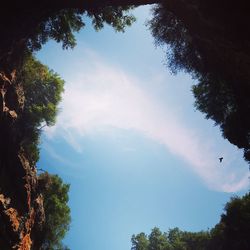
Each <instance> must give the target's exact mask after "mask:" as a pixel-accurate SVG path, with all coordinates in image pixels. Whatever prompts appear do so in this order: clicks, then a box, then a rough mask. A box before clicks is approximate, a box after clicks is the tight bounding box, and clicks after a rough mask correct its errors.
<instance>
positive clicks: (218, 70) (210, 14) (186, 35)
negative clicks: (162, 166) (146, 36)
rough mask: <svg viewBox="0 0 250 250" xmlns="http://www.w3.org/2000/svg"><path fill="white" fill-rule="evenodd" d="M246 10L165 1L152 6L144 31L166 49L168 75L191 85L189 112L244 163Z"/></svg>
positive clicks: (249, 57)
mask: <svg viewBox="0 0 250 250" xmlns="http://www.w3.org/2000/svg"><path fill="white" fill-rule="evenodd" d="M215 6H216V7H215ZM248 10H249V7H247V6H246V5H245V4H244V3H243V2H241V1H240V3H239V4H236V5H235V3H234V2H233V1H220V2H219V3H218V2H216V3H215V1H199V0H192V1H191V0H189V1H185V2H184V1H175V2H173V1H165V2H164V3H162V4H160V5H157V6H156V7H154V9H153V19H152V20H151V21H150V22H149V26H150V28H151V31H152V34H153V36H154V37H155V40H156V43H157V44H159V45H167V46H168V47H167V51H166V54H167V64H168V66H169V67H170V68H171V69H172V71H173V72H174V73H176V72H178V71H180V70H184V71H185V72H188V73H190V74H191V75H192V76H193V77H194V78H195V79H196V80H197V82H198V83H197V84H196V85H195V86H194V87H193V93H194V96H195V99H196V101H195V107H196V108H197V109H198V110H200V111H201V112H203V113H205V115H206V118H211V119H213V120H214V121H215V124H216V125H219V126H220V129H221V131H222V134H223V136H224V138H226V139H228V140H229V142H231V143H232V144H234V145H236V146H237V147H238V148H241V149H243V150H244V157H245V159H246V160H247V161H250V137H249V134H250V118H249V113H250V102H249V96H250V74H249V72H250V71H249V62H250V49H249V45H250V36H249V24H248V22H246V16H247V14H246V12H247V11H248Z"/></svg>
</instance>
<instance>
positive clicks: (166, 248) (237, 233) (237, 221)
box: [131, 192, 250, 250]
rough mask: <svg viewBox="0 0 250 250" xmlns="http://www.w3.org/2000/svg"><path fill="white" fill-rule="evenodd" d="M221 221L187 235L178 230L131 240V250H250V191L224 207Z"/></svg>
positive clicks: (155, 231) (133, 237)
mask: <svg viewBox="0 0 250 250" xmlns="http://www.w3.org/2000/svg"><path fill="white" fill-rule="evenodd" d="M224 210H225V211H224V213H223V214H222V215H221V219H220V222H219V223H218V224H217V225H215V227H214V228H212V229H211V230H209V231H200V232H187V231H182V230H180V229H178V228H174V229H170V230H169V231H168V232H166V233H162V232H161V231H160V229H159V228H156V227H155V228H153V229H152V231H151V233H150V234H149V235H146V234H145V233H139V234H137V235H133V236H132V238H131V242H132V247H131V250H239V249H241V250H248V249H250V239H249V232H250V192H249V193H247V194H245V195H244V196H243V197H241V198H240V197H237V196H236V197H233V198H231V200H230V201H229V202H228V203H227V204H226V205H225V208H224Z"/></svg>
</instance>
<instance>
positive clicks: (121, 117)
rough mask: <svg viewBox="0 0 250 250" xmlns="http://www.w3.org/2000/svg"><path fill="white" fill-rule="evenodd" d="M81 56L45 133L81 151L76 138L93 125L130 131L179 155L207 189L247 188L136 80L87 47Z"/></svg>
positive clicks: (241, 175) (243, 179) (240, 176)
mask: <svg viewBox="0 0 250 250" xmlns="http://www.w3.org/2000/svg"><path fill="white" fill-rule="evenodd" d="M87 54H88V56H87V58H88V60H86V57H85V61H86V63H82V66H81V68H82V71H81V72H78V73H76V74H75V75H74V76H73V77H72V79H70V80H68V83H67V84H66V88H65V94H64V96H63V102H62V111H61V113H60V114H59V116H58V121H57V124H56V126H54V127H53V128H50V129H48V130H47V133H46V134H47V136H48V137H53V136H54V135H55V134H60V135H62V136H64V138H65V139H66V140H67V141H68V143H69V144H70V145H71V146H72V147H74V148H75V149H76V150H77V151H78V152H81V150H82V148H81V141H82V137H83V136H84V135H85V134H88V133H90V132H93V131H95V130H97V129H102V128H105V127H109V126H111V127H116V128H120V129H126V130H127V129H132V130H136V131H138V132H140V133H143V134H144V135H145V136H147V137H149V138H151V139H154V140H155V141H157V142H158V143H161V144H164V145H165V146H166V148H167V149H168V150H169V151H170V152H172V153H173V154H175V155H177V156H179V157H181V158H182V159H183V160H184V161H185V162H187V163H188V165H189V166H190V167H191V168H192V170H193V171H194V172H195V173H196V174H198V175H199V176H200V177H201V178H202V179H203V180H204V181H205V182H206V184H207V185H208V186H209V187H210V188H212V189H216V190H220V191H226V192H233V191H239V190H241V189H243V188H246V187H247V185H248V178H247V177H246V174H245V173H238V174H236V173H234V171H235V169H234V171H233V170H231V171H230V170H228V169H226V170H225V169H224V168H222V167H220V166H218V156H217V155H216V154H215V153H214V152H213V151H214V150H213V147H214V145H212V148H209V146H206V145H207V142H204V141H201V137H200V136H199V135H198V134H197V132H196V131H194V129H193V130H191V129H190V128H187V127H185V125H184V124H183V122H182V121H181V120H180V118H178V116H177V115H176V114H173V113H172V111H171V109H170V108H168V107H166V106H164V107H162V105H160V103H159V102H158V101H157V100H156V99H155V98H153V97H152V96H150V94H149V93H147V92H146V91H145V90H143V89H142V88H141V87H140V86H142V84H140V82H139V80H138V79H136V78H135V77H133V76H130V75H129V74H127V73H125V72H124V71H122V70H121V69H119V68H117V67H114V66H109V65H107V64H106V63H104V62H103V61H102V60H101V59H100V58H99V57H98V56H97V55H96V54H94V53H93V52H91V51H87ZM76 63H77V62H76ZM77 68H79V65H78V66H77ZM155 79H161V78H159V76H156V77H155ZM209 140H211V139H209ZM229 158H230V157H229Z"/></svg>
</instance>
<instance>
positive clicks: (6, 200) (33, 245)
mask: <svg viewBox="0 0 250 250" xmlns="http://www.w3.org/2000/svg"><path fill="white" fill-rule="evenodd" d="M4 72H5V71H4V70H2V71H1V70H0V249H6V250H7V249H16V250H29V249H39V242H38V241H36V235H38V234H39V231H40V230H41V228H42V225H43V222H44V219H45V218H44V210H43V198H42V195H41V194H40V193H39V192H38V189H39V187H38V179H37V175H36V169H35V167H34V166H31V165H30V164H29V162H28V160H27V157H26V156H25V152H24V151H23V150H22V148H21V147H20V141H21V138H20V136H19V133H18V128H17V126H16V121H17V119H18V117H19V115H20V114H21V112H22V108H23V105H24V95H23V91H22V87H21V84H18V83H17V80H16V74H15V71H14V70H13V71H12V72H11V73H10V74H5V73H4Z"/></svg>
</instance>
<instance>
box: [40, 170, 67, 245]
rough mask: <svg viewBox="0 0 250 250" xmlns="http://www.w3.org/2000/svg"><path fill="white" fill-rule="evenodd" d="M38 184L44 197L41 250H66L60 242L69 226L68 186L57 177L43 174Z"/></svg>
mask: <svg viewBox="0 0 250 250" xmlns="http://www.w3.org/2000/svg"><path fill="white" fill-rule="evenodd" d="M39 183H40V186H42V188H41V191H42V195H43V197H44V211H45V218H46V220H45V224H44V226H43V229H42V232H41V235H40V236H39V238H40V241H41V248H40V249H41V250H66V249H68V248H67V247H66V246H65V245H64V244H63V242H62V240H63V238H64V237H65V235H66V233H67V231H68V230H69V226H70V221H71V217H70V208H69V206H68V201H69V196H68V192H69V188H70V185H69V184H65V183H63V180H62V179H61V178H60V177H59V176H58V175H49V174H48V173H43V174H41V175H40V176H39Z"/></svg>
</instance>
